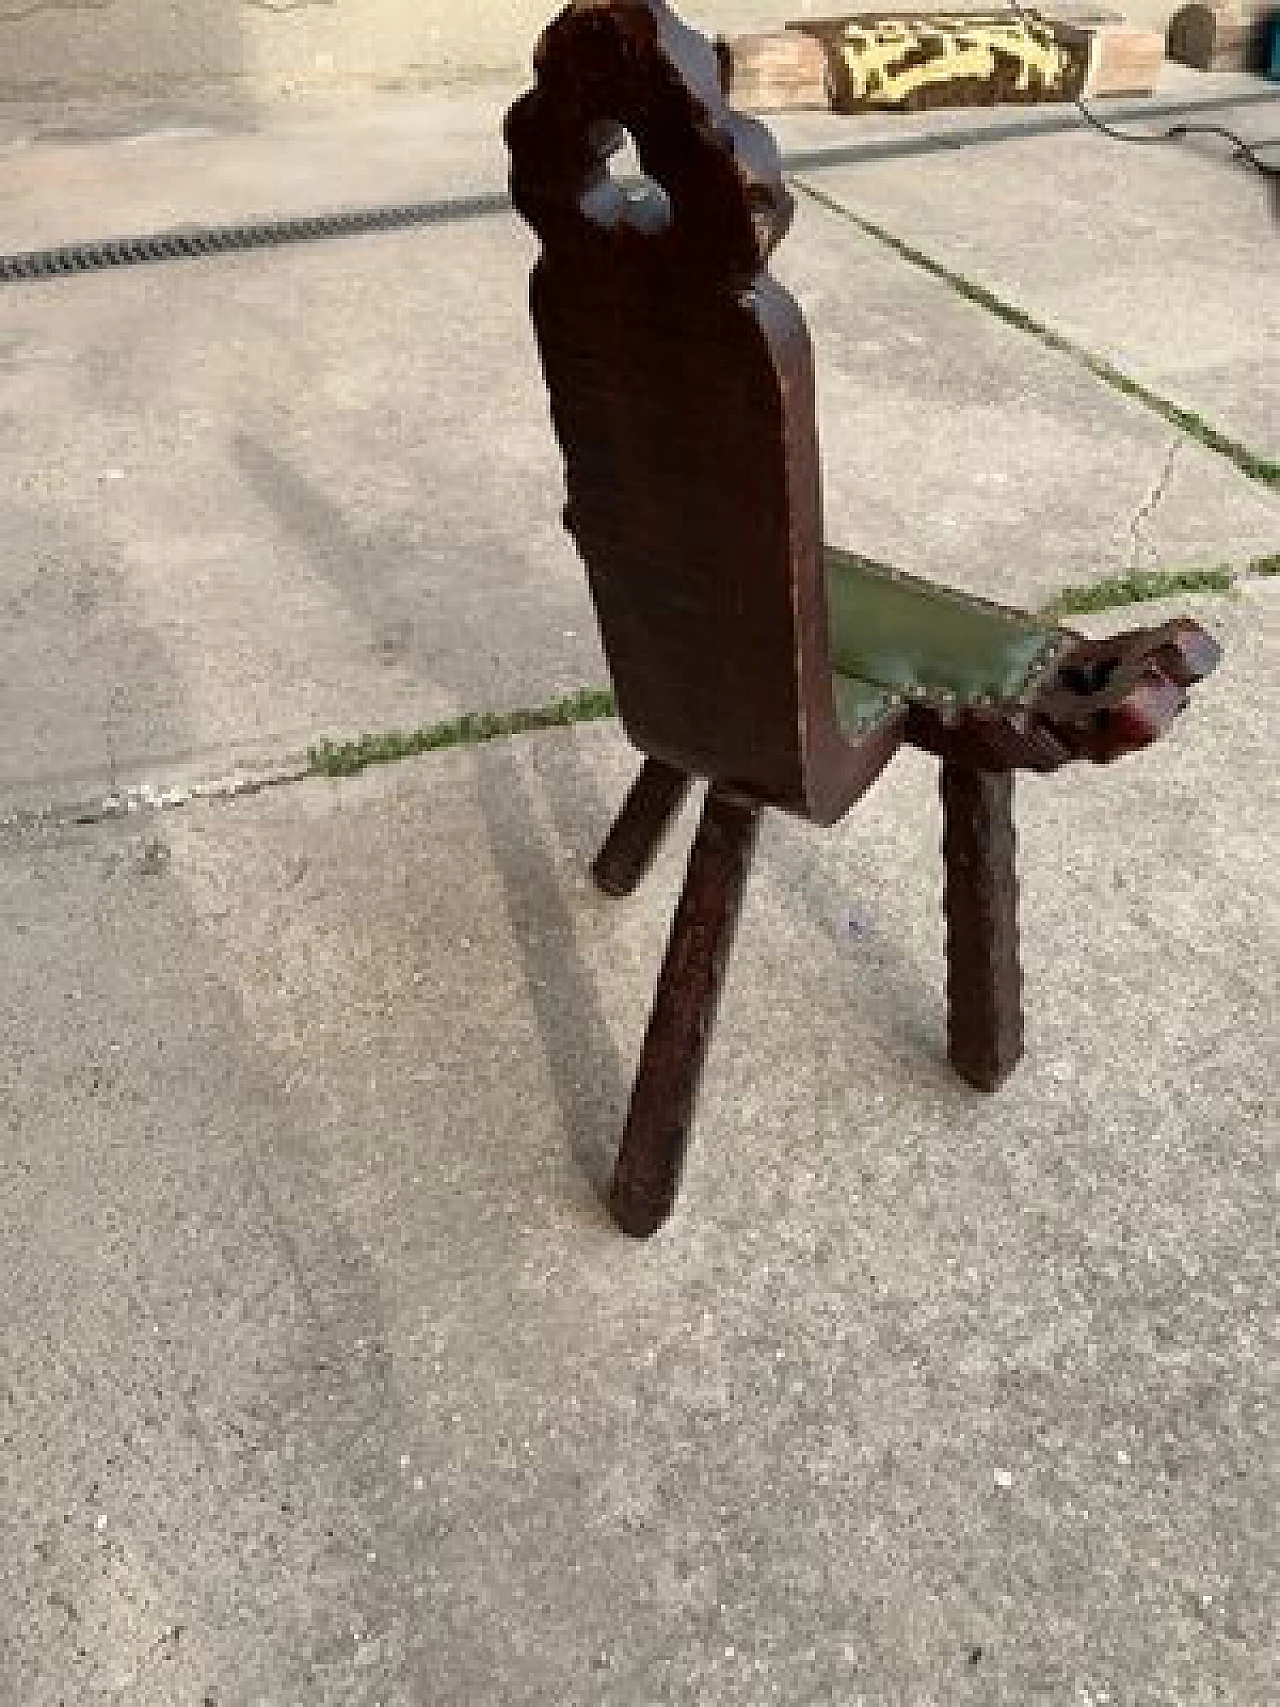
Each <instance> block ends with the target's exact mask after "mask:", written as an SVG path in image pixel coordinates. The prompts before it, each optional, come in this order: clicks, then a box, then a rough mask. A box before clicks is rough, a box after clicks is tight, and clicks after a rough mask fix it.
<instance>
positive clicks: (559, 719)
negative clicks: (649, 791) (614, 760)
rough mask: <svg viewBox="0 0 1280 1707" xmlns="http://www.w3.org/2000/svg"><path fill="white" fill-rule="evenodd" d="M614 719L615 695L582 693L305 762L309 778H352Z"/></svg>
mask: <svg viewBox="0 0 1280 1707" xmlns="http://www.w3.org/2000/svg"><path fill="white" fill-rule="evenodd" d="M614 715H615V707H614V700H613V695H612V694H611V693H610V692H609V691H608V689H607V688H583V689H582V690H581V691H580V692H579V693H575V694H570V695H568V696H567V697H566V698H565V699H558V700H555V701H553V702H552V703H551V704H550V705H536V706H529V707H525V708H523V709H520V710H516V711H467V712H464V713H463V715H462V716H461V717H453V718H450V719H448V721H446V722H444V723H430V724H427V725H426V726H425V727H424V728H422V729H410V730H407V731H402V730H390V731H388V732H387V733H386V734H382V735H361V736H360V738H359V739H358V740H355V741H339V742H334V741H322V742H321V743H320V744H319V746H316V747H312V748H311V750H310V753H309V754H308V760H309V762H310V766H311V774H312V775H313V776H355V775H357V774H358V773H359V772H360V771H362V770H367V769H368V767H369V766H370V765H387V764H394V763H395V761H396V760H397V759H411V758H415V757H416V756H417V755H418V754H419V753H438V752H441V751H443V750H444V749H445V748H448V747H474V746H477V745H478V744H479V743H480V742H482V741H499V740H502V739H503V738H504V737H505V736H507V735H524V734H527V733H528V732H529V731H531V730H534V729H563V728H566V727H567V726H568V725H569V724H572V723H597V722H599V721H600V720H601V719H602V718H606V717H612V716H614Z"/></svg>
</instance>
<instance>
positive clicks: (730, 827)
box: [609, 788, 760, 1239]
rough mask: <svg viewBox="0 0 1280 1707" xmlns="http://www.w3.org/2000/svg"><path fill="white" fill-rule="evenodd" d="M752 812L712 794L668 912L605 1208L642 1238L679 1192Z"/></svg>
mask: <svg viewBox="0 0 1280 1707" xmlns="http://www.w3.org/2000/svg"><path fill="white" fill-rule="evenodd" d="M759 822H760V811H759V808H758V807H756V806H749V805H743V804H741V803H739V802H738V801H736V800H733V799H731V798H729V797H727V796H726V795H723V794H721V793H720V792H719V791H718V790H717V789H715V788H712V789H711V791H710V792H709V794H708V795H707V802H706V805H705V807H704V808H703V813H702V822H701V824H700V825H699V827H698V834H697V838H696V840H695V841H694V844H693V851H692V853H691V854H690V856H689V871H688V875H687V877H686V878H685V885H684V892H683V894H682V895H681V897H680V904H679V906H678V907H677V908H676V916H675V920H674V922H673V924H672V927H671V939H670V942H669V944H668V946H667V956H666V959H665V961H664V962H663V966H662V974H661V976H660V978H659V979H658V990H657V994H656V996H655V998H654V1004H653V1013H652V1016H651V1018H650V1020H649V1029H648V1032H647V1033H646V1035H645V1040H644V1047H643V1049H642V1050H641V1053H640V1066H639V1069H638V1071H637V1073H636V1082H635V1087H634V1089H633V1090H632V1093H631V1107H630V1110H629V1112H628V1115H627V1126H626V1131H625V1133H624V1134H623V1139H622V1148H621V1150H620V1151H619V1153H618V1161H617V1166H616V1167H615V1169H614V1175H613V1186H612V1189H611V1191H610V1194H609V1205H610V1208H611V1209H612V1211H613V1216H614V1219H615V1220H616V1221H617V1223H618V1225H619V1226H620V1227H621V1228H622V1230H623V1232H625V1233H630V1234H631V1236H632V1237H633V1238H637V1239H647V1238H648V1237H649V1236H650V1234H652V1233H656V1232H657V1230H658V1228H659V1227H660V1226H661V1225H662V1223H663V1222H664V1221H665V1220H666V1218H667V1216H668V1215H669V1214H670V1213H671V1210H672V1207H673V1206H674V1204H675V1200H676V1194H677V1192H678V1191H679V1189H680V1175H681V1171H682V1169H683V1166H684V1157H685V1150H686V1147H687V1144H688V1138H689V1127H690V1124H691V1122H692V1120H693V1112H694V1107H695V1105H696V1102H697V1096H698V1085H699V1082H700V1080H701V1077H702V1068H703V1063H704V1061H705V1060H706V1054H707V1046H708V1044H709V1042H710V1040H711V1032H712V1028H713V1026H714V1023H715V1016H716V1008H717V1006H718V1003H719V999H720V990H721V985H722V981H723V978H724V971H725V967H726V965H727V964H728V959H729V952H730V950H731V948H732V947H733V938H734V933H735V930H736V928H737V923H738V917H739V914H740V912H741V909H742V897H743V893H744V891H745V889H746V882H747V874H748V872H749V871H750V869H751V859H752V855H753V853H754V852H755V844H756V832H757V830H758V828H759Z"/></svg>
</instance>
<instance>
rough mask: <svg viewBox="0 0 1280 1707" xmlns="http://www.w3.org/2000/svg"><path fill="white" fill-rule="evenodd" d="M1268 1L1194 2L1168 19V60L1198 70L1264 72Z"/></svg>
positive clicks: (1229, 0)
mask: <svg viewBox="0 0 1280 1707" xmlns="http://www.w3.org/2000/svg"><path fill="white" fill-rule="evenodd" d="M1274 10H1275V7H1274V6H1273V5H1272V4H1271V0H1208V4H1203V3H1201V0H1194V3H1193V4H1191V5H1188V6H1180V7H1179V8H1178V10H1177V11H1176V12H1175V13H1174V14H1173V16H1172V18H1170V20H1169V31H1168V35H1167V36H1166V38H1165V40H1166V47H1167V51H1168V54H1169V58H1170V59H1172V60H1174V61H1176V62H1177V63H1178V64H1181V65H1190V66H1194V67H1195V69H1196V70H1197V71H1265V70H1266V68H1267V21H1268V19H1269V18H1270V17H1271V15H1272V14H1273V12H1274Z"/></svg>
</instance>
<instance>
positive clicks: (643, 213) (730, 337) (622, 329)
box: [506, 0, 834, 811]
mask: <svg viewBox="0 0 1280 1707" xmlns="http://www.w3.org/2000/svg"><path fill="white" fill-rule="evenodd" d="M535 66H536V72H537V81H536V86H535V87H534V89H533V90H532V91H531V92H530V93H529V94H528V95H526V96H524V97H523V99H522V100H520V101H519V102H518V103H517V104H516V106H515V107H514V108H513V109H512V111H511V113H510V114H509V116H508V119H507V125H506V138H507V142H508V145H509V147H510V150H511V189H512V196H513V199H514V201H515V204H516V207H517V208H518V209H519V211H520V213H521V214H522V215H523V217H524V218H525V219H526V220H527V221H528V223H529V224H530V225H531V226H532V227H533V229H534V230H535V232H536V233H537V235H538V236H539V238H540V239H541V242H542V253H541V256H540V259H539V261H538V263H537V265H536V267H535V269H534V273H533V278H532V282H531V306H532V311H533V320H534V326H535V330H536V334H537V339H538V345H539V350H540V353H541V358H542V365H543V371H544V374H545V378H546V382H547V388H548V391H549V394H550V400H551V412H552V418H553V422H554V426H555V431H556V435H557V438H558V440H559V443H560V446H561V449H562V451H563V454H564V460H565V471H566V482H567V492H568V502H567V505H566V510H565V522H566V526H567V527H568V528H569V530H570V532H571V533H572V535H573V537H574V540H575V542H576V544H577V546H578V549H579V551H580V553H581V556H582V558H583V560H584V562H585V565H586V569H587V574H588V579H589V582H590V587H591V593H592V597H593V600H594V603H595V607H596V612H597V616H598V619H599V623H600V628H601V633H602V637H603V641H604V647H605V652H606V656H607V658H608V662H609V667H610V671H611V674H612V676H613V680H614V687H615V690H616V693H617V698H618V708H619V712H620V715H621V717H622V720H623V723H624V725H625V727H626V729H627V732H628V734H629V735H630V737H631V739H632V740H633V741H634V742H635V744H636V745H637V746H638V747H639V748H640V749H641V750H642V751H643V752H645V753H648V754H651V755H653V756H655V757H657V758H660V759H663V760H665V761H666V762H668V763H669V764H672V765H675V766H678V767H679V768H681V769H682V770H685V771H687V772H689V773H690V774H693V775H701V776H705V777H708V778H710V779H711V780H712V781H716V782H720V783H723V784H726V785H728V786H735V785H736V786H739V787H742V788H743V789H747V790H750V791H751V792H752V793H753V794H754V795H756V796H757V797H759V798H763V799H768V800H772V801H774V802H776V803H777V804H779V805H783V806H787V807H790V808H791V809H793V810H801V811H806V810H809V808H810V805H811V802H810V801H809V800H808V783H807V778H806V768H807V767H806V753H807V751H808V750H809V749H810V748H811V747H812V746H813V745H814V736H813V731H811V730H810V729H809V728H808V727H807V722H808V721H809V720H812V721H814V722H816V723H821V724H822V725H823V731H822V733H823V734H824V735H826V734H828V733H829V729H830V728H833V727H834V713H833V712H832V711H831V710H830V705H831V697H832V696H831V689H830V669H829V663H828V659H827V637H826V615H825V605H824V594H823V590H822V582H821V545H822V542H821V501H820V491H819V475H818V451H817V432H816V423H815V408H814V380H813V359H812V351H811V346H810V342H809V336H808V332H807V330H806V328H805V325H804V321H803V318H802V316H801V314H800V310H799V308H798V307H797V305H796V303H795V302H794V301H793V299H792V298H791V297H790V296H789V295H788V293H787V292H786V291H785V290H784V289H783V288H782V287H781V286H780V285H779V284H778V283H777V282H776V281H775V280H774V279H772V278H771V277H770V276H769V274H768V272H767V263H768V257H769V254H770V252H771V251H772V249H773V248H774V246H775V245H776V244H777V243H778V242H779V241H780V240H781V238H782V237H783V236H784V235H785V233H786V231H787V228H788V226H789V224H790V221H791V213H792V204H791V198H790V196H789V194H788V192H787V191H786V189H785V187H784V185H783V182H782V175H781V163H780V160H779V157H778V154H777V151H776V148H775V146H774V143H773V140H772V138H771V137H770V136H769V134H768V132H767V131H765V130H764V128H763V127H762V126H760V125H758V124H756V123H754V122H753V121H751V120H749V119H745V118H742V117H741V116H739V115H737V114H734V113H732V112H730V111H729V110H728V109H727V108H726V107H725V105H724V102H723V99H722V96H721V92H720V83H719V72H718V65H717V60H716V55H715V51H714V49H713V48H712V46H711V44H710V43H709V42H707V41H706V40H705V39H704V38H703V37H701V36H699V35H697V34H696V33H695V32H693V31H692V30H690V29H688V28H687V27H686V26H684V25H683V24H681V23H680V22H679V20H677V19H676V18H675V17H674V16H673V15H672V13H671V12H670V11H669V10H668V9H667V7H666V6H665V4H663V3H662V0H577V3H576V4H573V5H571V6H570V7H569V8H568V9H567V10H566V11H565V12H563V13H562V14H561V15H560V17H559V18H557V19H556V20H555V21H554V22H553V23H552V24H551V25H550V26H549V27H548V28H547V30H546V31H545V33H544V35H543V37H542V40H541V42H540V44H539V47H538V51H537V56H536V60H535ZM627 133H629V134H630V136H631V138H633V139H634V142H635V146H636V150H637V152H638V156H639V161H640V165H641V168H642V170H643V172H644V173H645V174H646V177H647V179H648V180H649V182H648V183H647V184H644V185H641V186H639V187H632V186H628V185H627V184H626V183H623V182H618V181H616V180H615V178H614V176H613V175H612V174H611V171H610V159H611V157H612V156H613V155H614V154H615V153H616V152H617V150H618V148H619V146H620V145H621V144H622V143H623V142H624V141H625V140H626V135H627Z"/></svg>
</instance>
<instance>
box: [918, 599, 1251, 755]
mask: <svg viewBox="0 0 1280 1707" xmlns="http://www.w3.org/2000/svg"><path fill="white" fill-rule="evenodd" d="M1064 635H1065V636H1066V637H1065V639H1064V644H1063V646H1062V648H1061V649H1059V650H1058V651H1057V652H1055V654H1054V655H1053V657H1052V658H1051V660H1050V661H1049V663H1048V665H1047V666H1046V668H1045V670H1044V671H1043V673H1042V674H1041V675H1040V677H1039V679H1038V680H1037V681H1036V682H1035V683H1034V684H1033V686H1032V688H1031V690H1030V692H1029V693H1028V694H1027V695H1026V697H1025V698H1023V699H1022V700H1020V701H1019V702H1018V703H1016V704H1005V705H999V704H997V705H988V706H984V705H973V704H969V705H965V706H960V707H956V708H954V709H952V708H945V707H944V708H940V707H938V706H933V705H916V706H913V707H912V708H911V712H910V716H909V721H908V739H909V740H912V741H914V742H915V743H916V744H917V745H918V746H921V747H925V748H927V749H928V750H929V751H930V752H934V753H937V754H939V756H940V757H942V758H944V759H950V760H955V761H958V762H961V763H965V764H969V765H972V766H974V767H975V768H984V769H990V770H1013V769H1026V770H1035V771H1053V770H1057V769H1058V768H1059V766H1061V765H1064V764H1069V763H1071V762H1072V761H1073V760H1075V759H1089V760H1091V761H1092V762H1093V763H1094V764H1108V763H1110V761H1111V760H1113V759H1118V758H1121V757H1123V755H1124V754H1126V753H1133V752H1137V751H1138V750H1139V749H1140V748H1142V747H1149V746H1150V745H1151V743H1152V742H1153V741H1157V740H1159V738H1160V737H1161V735H1163V734H1164V732H1165V730H1166V729H1167V728H1168V727H1169V725H1170V724H1171V723H1172V722H1173V720H1174V718H1175V717H1177V716H1178V714H1179V712H1181V711H1182V710H1183V708H1184V707H1185V705H1186V703H1187V699H1188V696H1189V691H1190V689H1191V688H1192V687H1193V686H1194V685H1195V684H1196V683H1197V682H1199V681H1202V680H1203V679H1204V678H1205V677H1206V676H1207V675H1209V674H1210V672H1211V671H1212V670H1213V669H1214V668H1215V667H1216V666H1217V663H1218V660H1219V658H1220V657H1221V648H1220V647H1219V646H1218V643H1217V641H1216V640H1214V639H1213V637H1212V635H1210V634H1208V633H1206V631H1205V630H1204V629H1203V628H1201V626H1200V624H1199V623H1197V622H1193V621H1191V619H1190V618H1189V617H1181V618H1179V619H1177V620H1176V621H1174V622H1167V623H1164V624H1162V625H1161V626H1160V627H1159V628H1135V629H1130V630H1129V631H1128V632H1127V633H1124V634H1116V635H1112V636H1110V637H1109V638H1107V639H1105V640H1090V639H1087V638H1086V637H1085V636H1084V635H1078V636H1071V635H1069V634H1067V631H1064Z"/></svg>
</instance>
